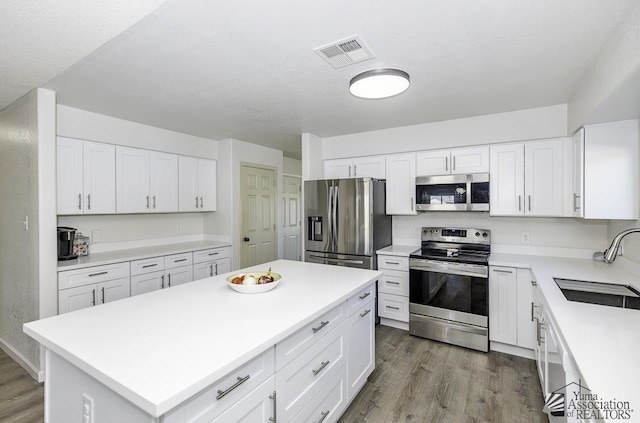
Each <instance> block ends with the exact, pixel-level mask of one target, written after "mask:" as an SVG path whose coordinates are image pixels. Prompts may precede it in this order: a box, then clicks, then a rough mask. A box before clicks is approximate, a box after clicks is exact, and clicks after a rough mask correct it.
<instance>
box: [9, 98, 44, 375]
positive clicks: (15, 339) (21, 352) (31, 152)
mask: <svg viewBox="0 0 640 423" xmlns="http://www.w3.org/2000/svg"><path fill="white" fill-rule="evenodd" d="M37 103H38V95H37V91H36V90H34V91H31V92H30V93H28V94H26V95H25V96H23V97H22V98H20V99H19V100H17V101H15V102H14V103H12V104H11V105H9V106H8V107H6V108H4V109H3V110H2V111H0V198H2V201H0V216H2V219H0V251H2V254H0V346H1V347H2V349H3V350H5V351H7V353H9V355H11V356H12V357H13V358H14V359H17V360H18V362H20V364H22V365H23V366H24V367H25V368H27V369H30V370H31V371H32V373H33V372H37V370H38V369H39V366H40V350H39V346H38V343H36V342H35V341H34V340H32V339H31V338H29V337H28V336H26V335H25V334H24V333H23V332H22V325H23V324H24V323H26V322H29V321H32V320H37V319H38V318H39V317H40V308H39V307H40V306H39V296H40V293H39V281H38V276H39V274H38V273H39V265H38V260H39V255H40V250H39V230H40V221H39V208H38V116H37ZM25 218H28V220H29V228H28V230H25V229H26V228H25V226H24V225H23V223H22V222H23V221H25Z"/></svg>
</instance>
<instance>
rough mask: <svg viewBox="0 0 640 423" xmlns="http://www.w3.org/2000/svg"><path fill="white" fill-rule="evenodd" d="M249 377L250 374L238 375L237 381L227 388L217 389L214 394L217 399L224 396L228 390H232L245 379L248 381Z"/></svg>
mask: <svg viewBox="0 0 640 423" xmlns="http://www.w3.org/2000/svg"><path fill="white" fill-rule="evenodd" d="M250 377H251V375H246V376H245V377H240V376H238V381H237V382H236V383H234V384H233V385H231V386H230V387H228V388H227V389H225V390H224V391H221V390H219V389H218V395H217V396H216V399H217V400H219V399H220V398H222V397H224V396H226V395H227V394H228V393H229V392H231V391H233V390H234V389H236V388H237V387H238V386H240V385H242V384H243V383H245V382H246V381H248V380H249V378H250Z"/></svg>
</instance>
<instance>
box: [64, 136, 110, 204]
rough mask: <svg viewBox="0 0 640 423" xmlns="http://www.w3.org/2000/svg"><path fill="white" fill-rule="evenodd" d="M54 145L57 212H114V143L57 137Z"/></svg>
mask: <svg viewBox="0 0 640 423" xmlns="http://www.w3.org/2000/svg"><path fill="white" fill-rule="evenodd" d="M56 149H57V166H56V173H57V180H56V187H57V213H58V214H59V215H72V214H107V213H115V211H116V184H115V146H113V145H109V144H102V143H97V142H89V141H82V140H77V139H72V138H63V137H58V139H57V146H56Z"/></svg>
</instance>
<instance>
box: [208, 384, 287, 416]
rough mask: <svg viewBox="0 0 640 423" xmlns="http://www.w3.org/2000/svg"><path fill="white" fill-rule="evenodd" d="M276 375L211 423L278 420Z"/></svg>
mask: <svg viewBox="0 0 640 423" xmlns="http://www.w3.org/2000/svg"><path fill="white" fill-rule="evenodd" d="M275 379H276V377H275V376H271V377H270V378H269V379H268V380H267V381H266V382H264V383H263V384H262V385H260V386H258V387H257V388H256V389H254V390H253V391H251V392H249V393H248V394H247V395H245V396H244V397H243V398H242V399H241V400H240V401H238V402H236V403H235V404H233V405H232V406H231V408H229V409H228V410H227V411H225V412H224V413H222V414H220V415H219V416H218V417H216V418H215V419H213V420H212V421H211V423H253V422H256V423H257V422H269V421H273V422H275V421H276V396H275V387H276V381H275Z"/></svg>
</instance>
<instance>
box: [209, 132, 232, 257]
mask: <svg viewBox="0 0 640 423" xmlns="http://www.w3.org/2000/svg"><path fill="white" fill-rule="evenodd" d="M231 153H232V140H231V139H226V140H221V141H218V161H217V166H216V167H217V174H218V176H217V195H218V199H217V207H216V212H215V213H205V214H204V217H203V228H204V229H203V230H204V234H205V238H206V239H210V240H215V241H226V242H232V241H233V224H232V223H233V221H234V219H235V215H236V214H235V213H234V211H233V210H234V209H233V178H232V174H233V165H232V157H231ZM231 265H232V266H235V267H234V268H237V266H236V265H235V262H232V264H231Z"/></svg>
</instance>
